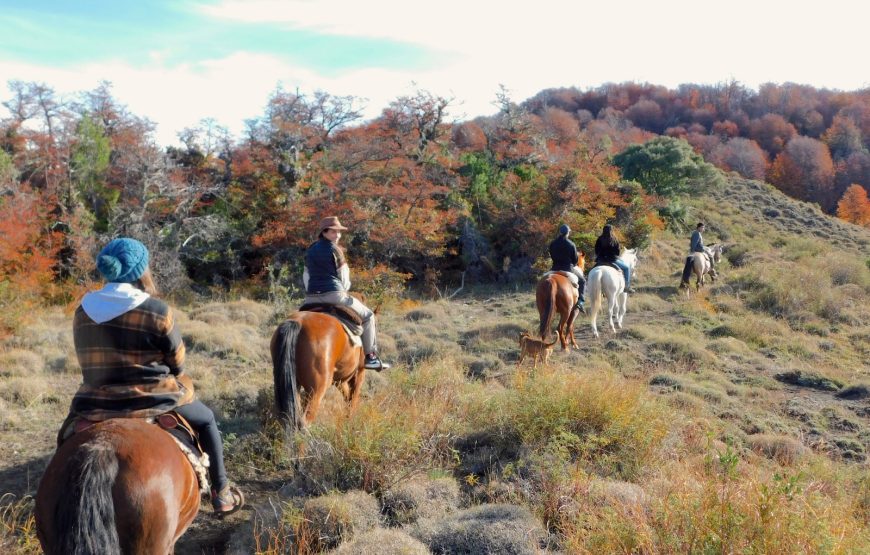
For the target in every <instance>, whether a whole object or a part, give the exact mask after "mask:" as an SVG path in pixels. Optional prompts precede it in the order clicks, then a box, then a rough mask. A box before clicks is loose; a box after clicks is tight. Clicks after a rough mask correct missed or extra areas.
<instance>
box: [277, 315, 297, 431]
mask: <svg viewBox="0 0 870 555" xmlns="http://www.w3.org/2000/svg"><path fill="white" fill-rule="evenodd" d="M301 329H302V324H300V323H299V322H297V321H296V320H286V321H285V322H284V323H283V324H281V325H280V326H278V344H277V346H276V349H275V350H276V353H275V354H276V355H277V356H276V357H275V358H274V360H273V366H272V369H273V374H274V378H275V380H274V381H275V404H276V405H277V407H278V414H279V417H280V418H281V419H282V420H283V421H285V422H288V421H289V423H290V424H292V426H293V429H295V430H298V429H299V428H301V427H302V423H301V422H300V419H299V409H298V406H297V405H298V404H297V402H296V398H297V391H298V388H297V387H296V342H297V341H298V339H299V331H300V330H301Z"/></svg>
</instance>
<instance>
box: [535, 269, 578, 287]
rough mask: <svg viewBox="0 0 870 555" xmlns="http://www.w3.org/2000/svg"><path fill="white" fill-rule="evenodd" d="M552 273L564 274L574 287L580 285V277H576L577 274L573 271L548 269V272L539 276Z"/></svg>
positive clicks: (543, 276)
mask: <svg viewBox="0 0 870 555" xmlns="http://www.w3.org/2000/svg"><path fill="white" fill-rule="evenodd" d="M552 274H559V275H561V276H565V277H566V278H568V281H570V282H571V285H573V286H574V287H579V286H580V278H578V277H577V274H575V273H574V272H566V271H564V270H550V271H549V272H545V273H544V275H542V276H541V278H542V279H543V278H545V277H547V276H549V275H552Z"/></svg>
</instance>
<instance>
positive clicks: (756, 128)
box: [749, 113, 797, 156]
mask: <svg viewBox="0 0 870 555" xmlns="http://www.w3.org/2000/svg"><path fill="white" fill-rule="evenodd" d="M795 135H797V130H796V129H795V128H794V125H792V124H790V123H789V122H787V121H786V120H785V118H784V117H782V116H781V115H779V114H772V113H770V114H764V115H763V116H761V117H760V118H759V119H755V120H752V121H751V122H750V124H749V138H751V139H752V140H754V141H755V142H757V143H758V144H759V146H761V148H763V149H764V150H766V151H767V152H768V153H770V155H771V156H776V155H777V154H779V153H780V152H782V150H783V149H784V148H785V145H786V144H788V142H789V141H790V140H791V139H792V137H794V136H795Z"/></svg>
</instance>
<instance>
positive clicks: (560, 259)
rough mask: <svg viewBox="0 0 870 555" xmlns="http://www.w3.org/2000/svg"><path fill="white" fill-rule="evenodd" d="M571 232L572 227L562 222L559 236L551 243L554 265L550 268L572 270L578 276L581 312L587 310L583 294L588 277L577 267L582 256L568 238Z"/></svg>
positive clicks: (552, 269)
mask: <svg viewBox="0 0 870 555" xmlns="http://www.w3.org/2000/svg"><path fill="white" fill-rule="evenodd" d="M569 233H571V228H570V227H568V225H567V224H562V225H561V226H560V227H559V236H558V237H556V239H554V240H553V242H552V243H550V258H551V259H552V260H553V266H552V267H551V268H550V271H552V272H570V273H572V274H574V275H575V276H577V290H578V293H579V295H578V298H577V309H578V310H580V312H585V310H584V308H583V303H584V298H583V294H584V293H585V292H586V278H585V277H584V276H583V269H582V268H578V267H577V263H578V262H579V261H580V256H579V255H578V254H577V246H576V245H574V243H573V242H572V241H571V240H570V239H568V234H569Z"/></svg>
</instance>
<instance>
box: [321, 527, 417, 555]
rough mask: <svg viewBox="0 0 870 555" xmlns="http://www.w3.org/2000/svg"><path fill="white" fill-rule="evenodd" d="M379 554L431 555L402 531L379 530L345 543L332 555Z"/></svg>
mask: <svg viewBox="0 0 870 555" xmlns="http://www.w3.org/2000/svg"><path fill="white" fill-rule="evenodd" d="M362 553H378V554H379V555H429V553H431V551H429V550H428V549H427V548H426V546H425V545H424V544H423V543H421V542H419V541H417V540H415V539H414V538H412V537H411V536H409V535H408V534H406V533H404V532H402V531H400V530H390V529H383V528H378V529H375V530H371V531H370V532H366V533H364V534H360V535H359V536H357V537H355V538H354V539H353V540H352V541H350V542H348V543H344V544H342V545H340V546H339V547H338V549H336V550H334V551H332V552H331V555H360V554H362Z"/></svg>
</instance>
